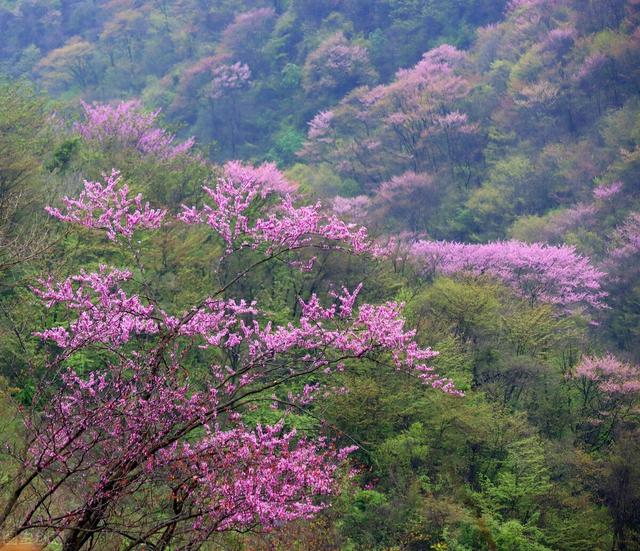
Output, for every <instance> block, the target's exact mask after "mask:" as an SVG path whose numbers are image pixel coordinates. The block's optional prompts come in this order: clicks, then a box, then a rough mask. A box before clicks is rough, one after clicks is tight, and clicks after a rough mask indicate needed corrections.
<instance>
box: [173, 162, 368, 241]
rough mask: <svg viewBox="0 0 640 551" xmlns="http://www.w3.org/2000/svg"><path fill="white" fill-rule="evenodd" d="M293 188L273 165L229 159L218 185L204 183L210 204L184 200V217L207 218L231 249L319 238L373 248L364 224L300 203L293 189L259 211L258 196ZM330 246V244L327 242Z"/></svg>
mask: <svg viewBox="0 0 640 551" xmlns="http://www.w3.org/2000/svg"><path fill="white" fill-rule="evenodd" d="M290 189H293V188H292V187H291V186H290V185H287V182H286V181H285V180H284V179H283V177H282V176H281V175H279V173H278V171H277V169H276V168H275V166H273V165H263V166H261V167H258V168H253V167H250V166H245V165H241V164H239V163H231V164H229V165H227V167H226V168H225V174H224V176H223V177H222V178H220V179H219V181H218V185H217V186H216V187H215V188H209V187H205V188H204V190H205V192H206V193H207V194H208V196H209V199H210V200H211V204H207V205H205V206H204V207H203V208H202V209H198V208H197V207H187V206H184V205H183V211H182V213H181V215H180V219H181V220H182V221H183V222H185V223H188V224H197V223H203V222H204V223H206V224H207V225H209V227H211V228H212V229H213V230H215V232H216V233H218V234H219V235H220V237H221V238H222V239H223V240H224V241H225V243H226V245H227V250H228V251H229V252H231V251H232V250H234V248H236V247H247V246H250V247H254V248H256V247H258V246H260V245H261V244H267V245H268V249H269V251H271V252H272V253H273V252H277V251H280V250H285V249H300V248H304V247H311V246H314V244H315V240H317V239H321V240H323V241H324V242H325V243H326V242H335V244H336V245H337V244H338V243H339V242H340V243H342V245H339V246H343V245H344V243H348V244H349V245H350V246H351V247H352V249H353V250H354V252H356V253H362V252H365V251H368V250H370V246H369V241H368V239H367V232H366V229H365V228H363V227H356V226H355V225H353V224H347V223H345V222H343V221H341V220H340V219H339V218H337V217H336V216H327V215H326V214H323V212H322V209H321V205H320V204H319V203H318V204H315V205H309V206H301V207H296V206H294V204H293V200H292V198H291V195H290V194H288V193H287V194H286V195H285V196H284V197H280V198H278V199H276V201H275V204H274V205H273V206H272V208H271V209H270V211H269V212H268V213H266V214H267V215H266V216H261V215H260V214H261V213H259V212H256V209H255V208H254V206H255V200H256V199H257V198H262V199H264V198H266V197H267V195H269V194H273V193H274V192H276V194H277V193H282V192H286V191H288V190H290ZM325 246H326V245H325Z"/></svg>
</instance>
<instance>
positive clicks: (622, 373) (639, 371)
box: [571, 354, 640, 446]
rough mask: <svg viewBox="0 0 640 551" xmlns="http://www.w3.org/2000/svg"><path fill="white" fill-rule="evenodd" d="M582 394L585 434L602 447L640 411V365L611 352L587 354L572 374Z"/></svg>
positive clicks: (636, 417) (582, 416)
mask: <svg viewBox="0 0 640 551" xmlns="http://www.w3.org/2000/svg"><path fill="white" fill-rule="evenodd" d="M571 379H572V380H573V382H574V383H575V385H576V386H577V388H578V390H579V394H580V408H581V415H580V418H581V419H586V422H585V423H584V424H583V425H582V426H580V427H578V429H579V431H581V432H583V437H584V438H585V439H587V440H589V441H590V442H591V443H592V444H594V445H597V446H601V445H603V444H606V443H608V442H609V441H611V439H612V438H614V437H615V433H616V431H617V430H618V429H619V428H621V426H623V425H624V424H625V423H629V422H631V421H633V420H635V421H637V420H638V415H639V414H640V409H639V407H640V401H639V399H640V367H639V366H637V365H632V364H630V363H626V362H623V361H621V360H619V359H618V358H616V357H615V356H613V355H612V354H607V355H605V356H601V357H597V356H585V357H583V358H582V360H581V361H580V363H579V364H578V366H577V367H576V369H575V372H574V373H573V374H572V375H571Z"/></svg>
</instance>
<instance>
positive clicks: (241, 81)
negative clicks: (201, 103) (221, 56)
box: [211, 61, 251, 99]
mask: <svg viewBox="0 0 640 551" xmlns="http://www.w3.org/2000/svg"><path fill="white" fill-rule="evenodd" d="M250 78H251V70H250V69H249V66H248V65H247V64H245V63H240V62H239V61H238V62H236V63H234V64H232V65H219V66H218V67H215V68H214V69H213V79H212V81H211V97H212V98H214V99H219V98H221V97H223V96H225V95H227V94H229V93H230V92H233V91H235V90H240V89H242V88H245V87H246V86H247V85H248V83H249V79H250Z"/></svg>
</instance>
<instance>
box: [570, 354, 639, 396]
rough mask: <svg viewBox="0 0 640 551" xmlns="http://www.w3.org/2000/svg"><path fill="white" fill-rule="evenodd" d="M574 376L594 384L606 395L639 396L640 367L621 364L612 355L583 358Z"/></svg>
mask: <svg viewBox="0 0 640 551" xmlns="http://www.w3.org/2000/svg"><path fill="white" fill-rule="evenodd" d="M576 376H577V377H582V378H584V379H587V380H589V381H593V382H595V383H596V384H597V386H598V389H599V390H600V391H601V392H603V393H605V394H607V395H638V394H640V367H638V366H636V365H632V364H628V363H625V362H622V361H620V360H619V359H618V358H616V357H615V356H614V355H613V354H607V355H605V356H601V357H596V356H585V357H583V358H582V360H581V361H580V364H579V365H578V367H577V368H576Z"/></svg>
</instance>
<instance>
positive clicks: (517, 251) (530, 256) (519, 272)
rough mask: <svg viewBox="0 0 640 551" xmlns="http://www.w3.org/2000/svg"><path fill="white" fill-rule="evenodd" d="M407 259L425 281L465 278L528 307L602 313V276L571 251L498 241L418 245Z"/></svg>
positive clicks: (565, 247)
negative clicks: (500, 286)
mask: <svg viewBox="0 0 640 551" xmlns="http://www.w3.org/2000/svg"><path fill="white" fill-rule="evenodd" d="M411 254H412V256H413V259H414V262H415V264H416V265H417V266H418V269H419V270H420V271H421V272H422V273H423V274H425V275H433V274H436V273H440V274H445V275H453V274H463V275H464V274H467V275H470V276H473V277H482V276H485V277H490V278H494V279H497V280H498V281H501V282H502V283H504V284H505V285H507V286H508V287H510V288H512V289H513V290H514V291H515V292H516V293H517V294H519V295H520V296H522V297H523V298H525V299H527V300H528V301H530V302H531V303H532V304H534V303H536V302H547V303H550V304H556V305H558V306H560V307H562V308H570V307H574V306H589V307H593V308H602V307H603V306H604V304H603V300H604V297H605V296H606V293H605V292H604V291H603V289H602V283H603V279H604V276H605V274H604V273H603V272H601V271H600V270H598V269H597V268H595V267H594V266H593V265H592V264H591V263H590V261H589V259H588V258H586V257H584V256H581V255H580V254H578V253H577V252H576V250H575V248H574V247H571V246H569V245H562V246H557V247H556V246H552V245H545V244H541V243H531V244H529V243H522V242H519V241H502V242H495V243H487V244H481V245H477V244H465V243H455V242H445V241H424V240H421V241H417V242H415V243H414V244H413V245H412V248H411Z"/></svg>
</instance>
